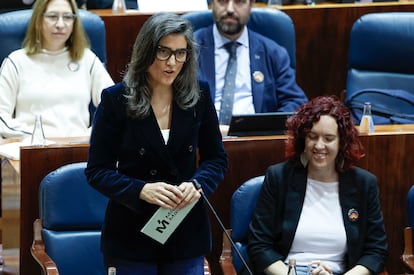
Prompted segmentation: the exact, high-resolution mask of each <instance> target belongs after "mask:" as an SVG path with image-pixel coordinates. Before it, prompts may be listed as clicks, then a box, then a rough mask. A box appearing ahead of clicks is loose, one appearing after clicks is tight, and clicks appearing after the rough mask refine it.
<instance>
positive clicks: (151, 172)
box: [150, 169, 158, 176]
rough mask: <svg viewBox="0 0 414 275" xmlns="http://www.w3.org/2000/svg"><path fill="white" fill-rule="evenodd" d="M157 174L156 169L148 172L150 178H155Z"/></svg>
mask: <svg viewBox="0 0 414 275" xmlns="http://www.w3.org/2000/svg"><path fill="white" fill-rule="evenodd" d="M157 173H158V171H157V170H156V169H152V170H151V171H150V175H151V176H155V175H156V174H157Z"/></svg>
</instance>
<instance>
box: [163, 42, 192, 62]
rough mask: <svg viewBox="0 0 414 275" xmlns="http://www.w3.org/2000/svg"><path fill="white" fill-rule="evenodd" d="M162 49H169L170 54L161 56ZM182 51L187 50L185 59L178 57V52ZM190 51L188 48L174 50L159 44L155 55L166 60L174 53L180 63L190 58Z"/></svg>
mask: <svg viewBox="0 0 414 275" xmlns="http://www.w3.org/2000/svg"><path fill="white" fill-rule="evenodd" d="M160 50H164V51H167V52H168V56H160ZM180 52H185V58H184V60H183V59H182V58H177V54H179V53H180ZM189 52H190V51H189V50H188V49H185V48H181V49H176V50H175V51H173V50H172V49H171V48H169V47H165V46H161V45H158V46H157V53H156V55H155V57H156V58H157V59H158V60H160V61H166V60H168V59H170V58H171V56H172V55H174V58H175V61H177V62H179V63H185V62H186V61H187V60H188V54H189Z"/></svg>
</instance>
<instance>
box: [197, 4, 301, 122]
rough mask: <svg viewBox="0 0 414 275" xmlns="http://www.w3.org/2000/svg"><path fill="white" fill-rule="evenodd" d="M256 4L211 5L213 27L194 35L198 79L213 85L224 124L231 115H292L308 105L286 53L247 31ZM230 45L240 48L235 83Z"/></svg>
mask: <svg viewBox="0 0 414 275" xmlns="http://www.w3.org/2000/svg"><path fill="white" fill-rule="evenodd" d="M253 2H254V0H251V1H249V0H214V1H212V3H211V7H212V10H213V16H214V21H215V24H214V25H212V26H209V27H207V28H203V29H200V30H198V31H196V32H195V37H196V40H197V42H198V44H199V45H200V57H199V64H200V71H199V74H200V79H201V80H206V81H208V82H209V86H210V89H211V96H212V99H213V101H214V103H215V106H216V110H217V115H218V117H219V121H220V124H221V125H228V124H229V122H230V118H231V115H232V114H252V113H265V112H279V111H280V112H282V111H294V110H296V109H297V108H298V107H299V106H300V105H301V104H303V103H304V102H306V101H307V97H306V95H305V94H304V92H303V91H302V89H301V88H300V87H299V86H298V85H297V84H296V80H295V78H296V75H295V71H294V70H293V69H292V68H291V67H290V59H289V55H288V53H287V51H286V49H285V48H283V47H281V46H280V45H278V44H277V43H276V42H274V41H273V40H270V39H268V38H266V37H264V36H262V35H260V34H258V33H255V32H253V31H251V30H249V29H248V28H247V26H246V24H247V22H248V20H249V17H250V12H251V8H252V4H253ZM263 27H264V28H265V27H266V26H263ZM229 42H236V44H237V46H236V47H235V48H236V56H237V57H235V59H236V63H237V67H234V70H235V83H234V79H233V80H230V79H229V78H228V80H227V81H225V79H226V76H225V75H226V70H227V68H229V69H230V68H231V66H227V64H228V60H229V58H230V52H229V50H228V49H226V47H227V45H228V43H229ZM233 44H234V43H233ZM231 70H233V69H231ZM233 75H234V73H233ZM223 95H224V96H223ZM222 100H224V103H223V102H222ZM233 102H234V103H233ZM226 106H228V108H226Z"/></svg>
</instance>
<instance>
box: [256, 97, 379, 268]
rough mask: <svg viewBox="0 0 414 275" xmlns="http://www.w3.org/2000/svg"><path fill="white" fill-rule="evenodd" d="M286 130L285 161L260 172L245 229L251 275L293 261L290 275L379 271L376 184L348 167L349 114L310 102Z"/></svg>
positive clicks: (336, 105)
mask: <svg viewBox="0 0 414 275" xmlns="http://www.w3.org/2000/svg"><path fill="white" fill-rule="evenodd" d="M287 128H288V131H287V134H288V140H287V146H286V156H287V159H288V161H287V162H284V163H280V164H276V165H273V166H271V167H269V169H268V170H267V173H266V176H265V180H264V183H263V187H262V191H261V194H260V196H259V198H258V201H257V205H256V210H255V214H254V217H253V219H252V222H251V224H250V230H249V232H250V234H249V245H248V253H249V256H250V259H251V261H252V263H253V265H254V267H255V269H256V271H257V272H258V274H263V273H265V274H280V275H285V274H287V267H286V264H287V261H288V259H295V260H296V264H297V271H298V275H307V274H310V275H332V274H347V275H351V274H352V275H354V274H355V275H365V274H366V275H369V274H377V273H379V272H381V271H382V270H383V268H384V262H385V259H386V255H387V240H386V234H385V230H384V224H383V217H382V213H381V206H380V201H379V192H378V187H377V180H376V177H375V176H374V175H373V174H371V173H370V172H368V171H366V170H363V169H361V168H358V167H355V164H356V162H357V161H358V160H359V159H360V158H361V157H362V156H363V154H364V153H363V147H362V144H361V143H360V141H359V138H358V131H357V130H356V128H355V126H354V124H353V122H352V119H351V116H350V113H349V110H348V109H347V108H346V107H345V106H344V105H343V104H342V102H341V101H339V100H338V99H337V98H336V97H317V98H315V99H313V100H311V101H309V102H308V103H305V104H304V105H302V106H301V107H300V108H299V110H298V111H297V113H296V114H295V115H293V116H292V117H291V118H290V119H289V120H288V122H287ZM311 264H313V265H314V266H312V265H311ZM308 265H309V266H310V268H308Z"/></svg>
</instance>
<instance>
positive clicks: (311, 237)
mask: <svg viewBox="0 0 414 275" xmlns="http://www.w3.org/2000/svg"><path fill="white" fill-rule="evenodd" d="M338 185H339V184H338V182H320V181H316V180H312V179H308V182H307V187H306V194H305V201H304V203H303V208H302V213H301V215H300V219H299V223H298V227H297V229H296V233H295V238H294V240H293V243H292V247H291V249H290V251H289V254H288V257H287V259H296V264H297V265H308V264H309V263H310V262H311V261H314V260H321V261H323V262H324V263H326V264H328V265H329V266H330V267H331V268H332V270H333V272H335V273H343V271H344V268H345V254H346V250H347V246H346V232H345V226H344V223H343V217H342V209H341V206H340V203H339V194H338Z"/></svg>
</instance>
